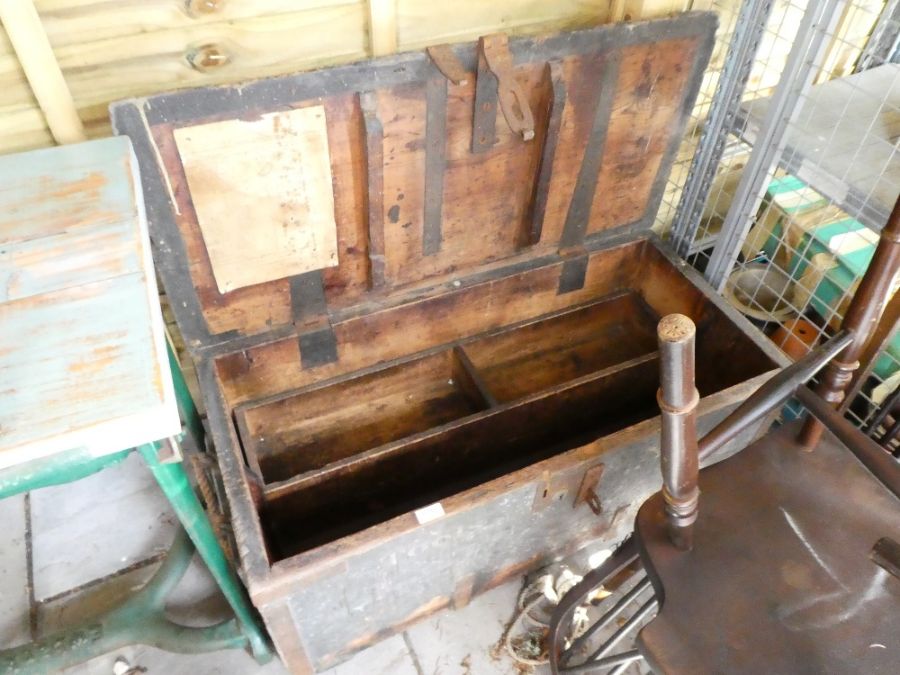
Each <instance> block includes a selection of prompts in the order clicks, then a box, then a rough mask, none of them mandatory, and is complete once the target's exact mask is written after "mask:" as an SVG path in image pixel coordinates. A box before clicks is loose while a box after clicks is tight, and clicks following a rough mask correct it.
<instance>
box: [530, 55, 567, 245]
mask: <svg viewBox="0 0 900 675" xmlns="http://www.w3.org/2000/svg"><path fill="white" fill-rule="evenodd" d="M563 78H564V75H563V69H562V64H561V62H560V61H550V62H549V63H548V64H547V66H546V68H545V70H544V81H543V83H542V86H543V87H544V99H543V100H542V102H541V110H542V112H543V116H544V117H545V118H546V120H547V124H546V126H545V127H544V131H543V133H542V134H541V136H540V137H539V138H538V139H536V141H535V142H539V143H540V145H541V161H540V168H539V169H538V177H537V180H536V181H535V183H534V194H533V195H532V198H531V215H530V220H531V229H530V231H529V232H528V237H527V239H526V242H525V243H527V244H537V243H538V242H539V241H540V240H541V233H542V232H543V230H544V215H545V214H546V211H547V199H548V198H549V190H550V180H551V178H552V176H553V160H554V158H555V157H556V146H557V145H558V144H559V133H560V126H561V125H562V119H563V110H564V109H565V107H566V84H565V81H564V79H563Z"/></svg>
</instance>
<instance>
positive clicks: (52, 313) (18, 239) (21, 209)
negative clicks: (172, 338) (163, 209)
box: [0, 138, 180, 468]
mask: <svg viewBox="0 0 900 675" xmlns="http://www.w3.org/2000/svg"><path fill="white" fill-rule="evenodd" d="M136 174H137V167H136V161H135V159H134V155H133V153H132V151H131V144H130V143H129V142H128V140H127V139H123V138H112V139H106V140H103V141H96V142H92V143H89V144H80V145H72V146H66V147H62V148H55V149H48V150H38V151H34V152H30V153H26V154H23V155H12V156H8V157H4V158H2V160H0V468H3V467H7V466H12V465H15V464H18V463H21V462H24V461H28V460H31V459H35V458H39V457H45V456H48V455H52V454H54V453H57V452H63V451H66V450H71V449H75V448H85V449H87V450H88V451H89V452H92V453H95V454H103V453H106V452H115V451H118V450H124V449H126V448H129V447H132V446H134V445H138V444H141V443H146V442H149V441H154V440H158V439H161V438H164V437H166V436H170V435H173V434H175V433H177V432H178V431H179V430H180V422H179V420H178V413H177V409H176V406H175V400H174V393H173V389H172V381H171V374H170V372H169V367H168V362H167V357H166V351H165V342H164V340H165V337H164V333H163V323H162V315H161V313H160V309H159V304H158V300H157V290H156V277H155V274H154V272H153V267H152V261H151V258H150V246H149V239H148V235H147V224H146V220H145V218H144V209H143V201H142V199H141V197H140V195H139V194H138V193H137V192H136V190H137V186H136V184H135V176H136Z"/></svg>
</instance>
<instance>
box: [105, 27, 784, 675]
mask: <svg viewBox="0 0 900 675" xmlns="http://www.w3.org/2000/svg"><path fill="white" fill-rule="evenodd" d="M714 30H715V17H714V16H713V15H712V14H706V13H699V14H686V15H682V16H678V17H676V18H673V19H668V20H663V21H657V22H649V23H634V24H629V25H627V26H606V27H602V28H597V29H594V30H588V31H581V32H575V33H566V34H562V35H554V36H548V37H541V38H517V39H509V40H507V39H506V37H505V36H502V35H494V36H485V37H484V38H482V39H481V40H479V41H478V42H477V43H470V44H461V45H455V46H452V47H449V46H445V47H441V48H435V49H431V50H429V51H428V53H426V52H417V53H409V54H401V55H398V56H393V57H390V58H384V59H379V60H376V61H372V62H368V63H363V64H357V65H352V66H341V67H338V68H332V69H326V70H322V71H317V72H311V73H302V74H299V75H295V76H290V77H280V78H274V79H270V80H262V81H259V82H252V83H248V84H245V85H243V86H240V87H234V86H232V87H220V88H212V89H201V90H191V91H182V92H177V93H172V94H165V95H160V96H155V97H152V98H149V99H142V100H138V101H130V102H125V103H122V104H119V105H117V106H115V107H114V109H113V120H114V125H115V128H116V129H117V130H118V131H119V132H120V133H127V134H128V135H129V136H130V137H131V138H132V140H133V142H134V146H135V150H136V152H137V155H138V157H139V161H140V165H141V172H142V173H141V175H142V181H143V184H144V189H145V193H146V199H147V209H148V214H149V221H150V227H151V236H152V238H153V243H154V245H155V255H156V263H157V266H158V267H159V270H160V274H161V276H162V279H163V282H164V284H165V287H166V291H167V293H168V295H169V297H170V300H171V304H172V307H173V309H174V311H175V315H176V318H177V320H178V324H179V327H180V328H181V330H182V332H183V334H184V337H185V340H186V342H187V344H188V346H189V348H190V349H191V351H192V353H193V356H194V358H195V359H196V360H197V362H198V372H199V375H200V380H201V387H202V389H203V394H204V397H205V402H206V407H207V412H208V416H209V422H210V426H211V429H212V436H213V438H214V441H215V446H216V451H217V454H218V462H219V464H220V466H221V472H222V480H223V487H224V493H225V496H226V498H227V499H226V503H225V504H224V505H223V506H224V508H226V509H227V510H228V511H229V513H230V517H231V520H232V522H233V524H234V534H235V540H236V544H237V551H238V553H239V556H240V560H241V565H242V569H243V573H244V575H245V578H246V581H247V584H248V588H249V591H250V594H251V597H252V599H253V601H254V603H255V605H256V606H257V608H258V609H259V611H260V613H261V614H262V616H263V617H264V619H265V621H266V624H267V626H268V628H269V630H270V632H271V634H272V636H273V639H274V642H275V646H276V647H277V649H278V651H279V654H280V655H281V657H282V658H283V660H284V661H285V662H286V663H287V664H288V665H289V666H290V668H291V670H292V671H294V672H297V673H305V672H310V671H311V670H313V669H323V668H327V667H329V666H331V665H333V664H335V663H338V662H340V661H341V660H343V659H345V658H346V657H347V656H349V655H350V654H352V653H353V652H354V651H356V650H358V649H361V648H363V647H365V646H367V645H370V644H372V643H374V642H376V641H378V640H380V639H382V638H384V637H385V636H388V635H390V634H392V633H394V632H396V631H400V630H403V628H404V627H406V626H408V625H409V624H411V623H412V622H414V621H416V620H418V619H420V618H422V617H424V616H426V615H428V614H429V613H431V612H433V611H435V610H438V609H440V608H443V607H446V606H448V605H453V606H461V605H464V604H465V603H466V602H467V601H468V599H469V598H470V597H472V596H473V595H474V594H476V593H480V592H482V591H484V590H486V589H489V588H491V587H493V586H495V585H497V584H499V583H502V582H503V581H504V580H507V579H510V578H512V577H514V576H516V575H518V574H520V573H522V572H523V571H525V570H527V569H529V568H532V567H535V566H539V565H541V564H544V563H545V562H547V561H549V560H552V559H553V558H554V557H556V556H559V555H563V554H566V553H570V552H574V551H577V550H579V549H581V548H583V547H585V546H588V545H590V546H602V545H603V543H604V542H609V541H614V540H615V539H616V538H617V537H618V536H619V535H618V534H617V531H618V530H619V529H621V528H622V527H623V525H624V524H625V523H627V522H628V521H629V520H630V517H631V514H632V513H634V510H635V508H636V507H637V505H638V504H640V503H641V502H642V501H643V500H644V499H645V498H646V497H647V496H649V495H650V494H651V493H652V492H653V490H654V484H655V477H656V475H657V474H656V471H657V469H656V466H657V459H656V454H655V446H656V440H655V439H656V438H657V436H658V434H659V429H660V419H659V417H658V415H657V406H656V399H655V394H656V389H657V372H658V369H659V352H658V349H657V344H656V336H655V327H656V323H657V321H658V320H659V318H660V317H661V316H663V315H665V314H669V313H672V312H679V313H682V314H685V315H687V316H690V317H691V319H692V320H693V321H694V322H695V324H696V326H697V331H696V341H697V345H698V348H699V350H700V353H701V354H704V355H705V358H706V360H705V361H704V362H702V363H700V364H698V369H697V388H698V389H699V392H700V397H699V400H698V403H697V408H696V416H697V425H698V427H699V428H700V430H701V431H705V430H708V429H709V428H711V427H712V426H713V425H714V424H715V423H716V422H718V421H719V420H721V418H722V417H723V416H725V415H726V414H727V413H728V412H729V411H730V410H732V409H733V407H734V406H735V405H736V404H737V402H739V401H741V400H743V399H745V398H746V397H747V395H748V394H749V393H750V392H752V391H753V390H755V389H756V388H758V387H759V386H760V385H761V384H762V383H763V382H765V381H766V380H767V379H768V378H769V377H770V376H771V375H772V373H773V372H774V371H775V370H776V369H777V366H778V365H781V364H782V363H783V362H784V360H783V358H782V356H781V355H780V354H779V352H778V351H777V350H776V349H774V347H772V346H771V345H769V344H768V343H767V341H766V340H765V339H764V338H762V337H761V336H760V335H759V334H758V333H757V332H755V331H754V330H753V329H752V328H751V327H750V326H749V324H747V323H746V321H745V320H744V319H743V318H742V317H740V316H739V315H738V314H737V313H736V312H734V311H733V310H732V309H731V308H730V307H728V306H727V303H725V302H723V301H722V299H721V298H719V297H718V296H717V294H716V293H715V292H713V291H712V290H711V289H710V288H709V287H708V286H707V285H706V284H705V283H704V282H703V281H702V279H701V278H699V276H698V275H696V274H695V273H694V272H693V270H691V269H690V268H688V267H687V266H685V265H684V263H683V262H682V261H680V260H679V259H678V258H677V257H676V256H674V255H673V254H672V252H671V251H670V250H669V249H668V248H667V247H666V245H665V244H663V243H661V242H660V241H659V240H658V239H657V238H655V237H654V236H653V235H652V233H651V232H650V229H649V228H650V226H651V224H652V223H653V221H654V218H655V214H656V211H657V208H658V205H659V202H660V198H661V196H662V191H663V188H664V185H665V180H666V177H667V175H668V171H669V168H670V165H671V161H672V158H673V157H674V154H675V152H676V150H677V147H678V144H679V142H680V139H681V134H682V131H683V129H684V125H685V122H686V119H687V115H688V113H689V111H690V109H691V106H692V105H693V101H694V98H695V96H696V93H697V90H698V88H699V85H700V80H701V77H702V74H703V71H704V68H705V65H706V63H707V60H708V58H709V53H710V50H711V48H712V45H713V36H714ZM525 108H527V111H526V110H525ZM329 186H330V188H331V189H329ZM755 433H756V429H755V428H752V427H748V428H746V429H745V430H744V433H743V434H742V436H741V438H738V439H736V440H735V441H734V443H733V444H732V446H731V448H732V449H734V448H736V447H740V444H742V443H746V442H748V441H749V440H750V439H751V438H752V437H753V436H754V435H755ZM725 451H726V452H727V451H728V449H727V448H726V449H725Z"/></svg>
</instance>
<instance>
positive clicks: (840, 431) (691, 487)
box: [551, 200, 900, 675]
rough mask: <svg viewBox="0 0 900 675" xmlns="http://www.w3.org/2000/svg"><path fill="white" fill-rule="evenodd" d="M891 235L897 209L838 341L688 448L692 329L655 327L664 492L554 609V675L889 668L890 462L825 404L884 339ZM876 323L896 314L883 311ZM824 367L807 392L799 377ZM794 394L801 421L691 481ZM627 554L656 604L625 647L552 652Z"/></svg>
mask: <svg viewBox="0 0 900 675" xmlns="http://www.w3.org/2000/svg"><path fill="white" fill-rule="evenodd" d="M898 233H900V200H898V206H897V207H895V209H894V211H893V213H892V216H891V219H890V220H889V222H888V225H887V227H885V229H884V230H883V231H882V235H881V241H880V243H879V246H878V248H877V250H876V253H875V256H874V258H873V261H872V264H871V265H870V268H869V270H868V272H867V274H866V276H865V277H864V279H863V281H862V283H861V284H860V286H859V288H858V290H857V292H856V295H855V297H854V299H853V301H852V302H851V305H850V308H849V310H848V312H847V316H846V318H845V321H844V330H843V331H842V333H840V334H839V335H837V336H835V337H834V338H832V339H831V340H830V341H829V342H828V343H827V344H825V345H823V346H821V347H819V348H818V349H817V350H815V351H814V352H813V353H811V354H810V355H809V356H807V357H805V358H804V359H802V360H801V361H799V362H797V363H796V364H794V365H792V366H791V367H789V368H787V369H785V371H783V372H782V373H780V374H779V375H778V376H776V377H775V378H773V379H771V380H770V381H769V382H768V383H766V384H765V385H764V386H763V387H762V388H761V390H760V391H758V392H757V393H756V394H754V395H753V396H752V397H751V398H750V399H748V401H747V402H745V403H744V404H742V405H741V406H740V407H739V408H738V409H737V410H736V411H735V412H733V413H732V414H731V416H730V417H729V418H728V419H726V420H725V421H724V422H723V423H721V424H720V425H719V427H717V429H715V430H714V431H713V432H712V433H711V434H709V435H708V436H706V437H705V438H704V439H703V440H702V441H701V442H700V443H699V444H698V443H697V441H696V433H695V429H694V426H693V420H692V418H691V406H690V401H691V400H692V398H693V397H692V390H693V384H694V368H693V363H694V357H693V353H692V352H693V332H692V325H691V322H690V320H689V319H688V318H687V317H682V316H670V317H666V318H664V319H663V320H662V321H661V322H660V325H659V341H660V356H661V362H660V363H661V369H660V380H661V386H660V395H659V399H660V407H661V409H662V412H663V433H662V437H661V438H662V442H661V456H662V473H663V489H662V490H661V491H660V492H657V493H656V494H655V495H654V496H653V497H651V498H650V499H649V500H648V501H647V502H645V503H644V504H643V506H642V507H641V508H640V510H639V512H638V515H637V518H636V520H635V532H634V536H633V539H630V540H629V541H628V542H627V543H626V545H625V546H623V547H622V549H621V550H620V551H619V552H617V555H616V556H614V557H613V559H611V560H610V561H608V562H607V563H606V564H605V565H604V566H603V567H602V568H600V569H598V570H596V571H595V572H592V573H591V574H589V575H588V576H587V577H586V578H585V580H584V581H582V583H581V584H580V585H579V587H576V588H575V589H573V591H572V592H571V593H570V597H566V598H564V599H563V601H562V602H561V603H560V606H559V607H558V608H557V612H556V615H555V616H554V620H553V623H552V627H551V654H552V655H553V670H554V672H556V673H560V672H561V673H573V672H588V671H591V672H606V671H609V672H622V670H623V669H624V668H625V667H627V666H628V664H630V663H631V661H633V660H635V659H638V658H644V659H646V661H647V662H648V663H649V664H650V666H651V668H652V669H653V670H654V672H659V673H684V674H691V675H694V674H698V673H748V674H750V673H763V672H765V673H823V672H827V673H858V672H871V673H882V672H883V673H889V672H896V668H897V663H898V660H897V659H898V654H897V649H898V646H897V645H898V643H897V635H898V634H900V574H898V572H900V556H898V551H900V546H898V543H897V542H900V464H898V462H897V461H896V460H895V459H894V458H893V457H892V455H891V454H890V452H889V451H888V450H886V449H885V448H883V447H881V446H880V445H878V444H877V443H875V442H874V441H873V440H871V439H870V438H869V437H868V436H866V435H865V434H864V433H862V432H861V431H859V430H858V429H856V428H855V427H854V426H853V425H852V424H851V423H850V422H849V421H848V420H846V419H845V418H844V417H843V415H842V414H841V412H840V411H839V410H836V409H835V408H837V407H838V406H839V404H840V403H841V401H842V399H843V394H844V389H845V387H846V386H847V385H848V384H849V383H850V381H851V380H852V376H853V372H854V371H855V370H856V369H857V368H859V365H860V364H859V362H858V361H857V359H858V358H859V356H860V355H861V354H864V353H865V354H866V355H867V356H868V357H872V358H874V356H875V355H876V354H877V351H873V350H871V349H869V350H867V349H866V344H867V342H868V341H869V340H870V339H871V338H872V336H873V333H874V334H875V335H876V337H879V339H880V338H883V337H884V336H885V335H888V334H889V333H890V332H892V331H891V330H876V327H877V323H878V319H879V317H880V315H881V313H882V310H883V308H884V306H885V301H886V298H887V297H888V295H889V293H890V289H891V286H892V282H893V280H894V278H895V276H896V274H897V272H898V269H900V240H898ZM886 318H888V319H890V320H896V317H894V316H893V310H891V311H889V312H888V313H887V317H886ZM829 361H830V363H828V365H827V367H826V368H825V370H824V373H823V377H822V378H821V383H820V384H819V385H818V387H817V391H816V393H813V392H812V391H810V390H809V389H807V388H806V387H805V386H804V385H803V382H805V381H806V380H807V379H809V378H810V377H811V376H812V375H813V374H814V373H815V372H816V371H817V370H818V369H819V368H821V367H822V366H823V365H824V364H825V363H826V362H829ZM792 392H795V393H796V395H797V396H798V398H799V400H800V401H801V402H802V403H803V404H804V405H805V406H806V408H807V410H808V411H809V413H810V415H809V416H808V418H807V420H806V421H804V422H801V423H799V424H791V425H788V426H785V427H782V428H780V429H778V430H776V431H774V432H771V433H769V434H767V435H766V436H764V437H763V438H760V439H758V440H757V441H755V442H754V443H752V444H750V445H749V446H748V447H747V448H746V449H745V450H743V451H742V452H740V453H739V454H738V455H736V456H734V457H731V458H730V459H728V460H726V461H723V462H721V463H718V464H716V465H714V466H711V467H709V468H707V469H705V470H704V471H703V472H702V473H699V472H698V469H697V467H698V464H699V463H700V462H703V461H704V460H706V459H709V457H710V455H711V453H712V452H713V450H714V448H715V446H716V445H717V444H718V443H720V442H722V441H723V440H724V439H727V438H729V437H731V436H732V435H733V434H734V433H735V432H736V430H737V429H738V428H739V427H740V426H741V425H743V424H746V423H747V421H748V420H749V419H754V418H758V417H759V416H760V415H761V414H762V413H763V411H764V410H766V409H770V408H772V407H774V406H778V405H780V404H781V403H783V402H784V400H785V398H786V397H787V396H788V395H790V394H791V393H792ZM826 428H827V429H828V430H829V431H830V432H831V433H829V434H825V433H824V432H825V429H826ZM810 443H812V444H813V445H809V444H810ZM698 490H699V492H700V495H699V498H698ZM636 558H639V559H640V563H641V565H642V567H643V568H644V570H646V574H647V576H648V577H649V580H650V582H651V584H652V587H653V598H652V603H654V604H656V605H658V607H659V609H658V613H657V616H656V617H655V618H653V619H652V620H651V621H650V622H649V623H648V624H647V625H646V626H644V627H643V628H642V629H641V631H640V633H639V635H638V637H637V649H634V650H629V651H625V652H621V653H619V654H611V653H610V652H611V648H610V647H609V645H610V641H609V640H608V641H607V643H605V644H604V645H601V647H600V648H598V649H596V650H594V651H590V650H587V649H585V648H584V647H585V644H586V642H587V640H586V639H585V638H580V639H577V640H575V642H574V644H573V645H572V646H570V647H569V648H568V649H563V642H562V636H563V634H564V632H565V630H566V625H567V621H569V619H570V617H571V613H572V610H573V609H574V607H575V606H576V605H577V604H579V603H580V602H582V601H583V600H584V598H585V597H586V595H587V594H588V593H589V592H590V591H591V590H592V589H593V588H595V587H596V586H597V585H599V584H601V583H603V582H604V581H605V580H607V579H608V578H609V577H610V576H611V575H612V574H614V573H616V572H618V571H619V570H620V569H622V568H623V566H624V565H626V564H630V563H631V562H632V561H634V560H635V559H636ZM650 602H651V601H647V602H646V603H645V605H644V606H643V607H649V606H650ZM638 613H640V610H639V611H638ZM645 613H646V612H645ZM607 615H608V613H607ZM607 615H604V617H602V619H601V623H602V622H604V621H605V622H608V621H609V619H608V616H607ZM635 616H637V614H635ZM635 627H636V624H635V625H634V626H630V627H629V628H630V629H633V628H635ZM619 632H620V633H621V632H622V631H619ZM614 637H615V636H614ZM620 637H621V636H620ZM579 654H581V656H582V659H581V660H582V663H580V664H578V665H575V666H573V665H572V660H573V659H575V657H577V656H578V655H579ZM610 669H612V670H610Z"/></svg>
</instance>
